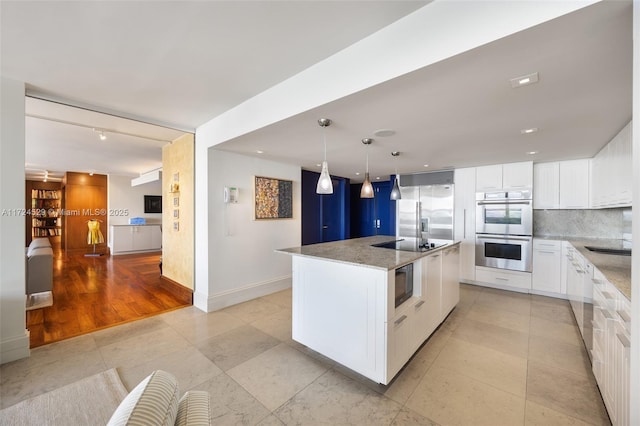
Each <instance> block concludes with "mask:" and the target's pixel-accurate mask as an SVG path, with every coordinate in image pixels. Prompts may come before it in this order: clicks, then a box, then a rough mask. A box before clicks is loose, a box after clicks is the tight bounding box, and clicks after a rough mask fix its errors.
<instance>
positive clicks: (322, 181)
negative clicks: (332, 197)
mask: <svg viewBox="0 0 640 426" xmlns="http://www.w3.org/2000/svg"><path fill="white" fill-rule="evenodd" d="M316 194H333V184H332V183H331V176H330V175H329V165H328V164H327V162H326V161H323V162H322V172H320V178H319V179H318V185H317V186H316Z"/></svg>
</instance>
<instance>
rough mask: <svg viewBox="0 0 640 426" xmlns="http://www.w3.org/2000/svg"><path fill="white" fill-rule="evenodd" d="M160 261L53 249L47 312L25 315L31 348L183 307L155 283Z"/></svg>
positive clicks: (147, 256) (150, 255) (151, 256)
mask: <svg viewBox="0 0 640 426" xmlns="http://www.w3.org/2000/svg"><path fill="white" fill-rule="evenodd" d="M160 255H161V253H160V252H157V253H142V254H131V255H122V256H100V257H85V256H84V255H83V254H82V253H80V254H67V253H66V252H64V251H63V250H61V249H59V248H54V260H53V306H50V307H47V308H43V309H36V310H33V311H28V312H27V328H28V329H29V331H30V342H31V347H32V348H35V347H37V346H41V345H44V344H47V343H52V342H56V341H58V340H63V339H67V338H69V337H74V336H78V335H81V334H86V333H90V332H92V331H95V330H98V329H101V328H106V327H111V326H114V325H117V324H122V323H125V322H129V321H134V320H137V319H141V318H145V317H148V316H152V315H156V314H159V313H161V312H166V311H169V310H172V309H176V308H179V307H182V306H185V302H184V300H181V299H180V298H178V297H176V296H174V295H173V294H171V292H169V291H167V290H166V289H165V288H163V286H162V285H161V283H160V269H159V267H158V264H159V260H160Z"/></svg>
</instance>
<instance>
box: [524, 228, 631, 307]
mask: <svg viewBox="0 0 640 426" xmlns="http://www.w3.org/2000/svg"><path fill="white" fill-rule="evenodd" d="M534 238H540V239H547V240H563V241H568V242H570V243H571V245H572V246H573V247H575V248H576V250H578V251H579V252H580V254H581V255H582V256H583V257H584V258H585V259H587V260H588V261H589V262H591V264H593V266H595V267H596V268H598V270H599V271H600V272H602V275H604V276H605V278H606V279H607V280H608V281H609V282H610V283H611V284H613V285H614V286H615V287H616V288H617V289H618V290H620V293H622V294H623V295H624V296H625V297H626V298H627V299H629V300H631V256H623V255H615V254H605V253H596V252H593V251H590V250H587V249H586V248H585V246H597V247H605V248H613V249H621V248H623V241H622V240H616V239H604V238H576V237H563V236H534Z"/></svg>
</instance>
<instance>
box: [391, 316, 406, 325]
mask: <svg viewBox="0 0 640 426" xmlns="http://www.w3.org/2000/svg"><path fill="white" fill-rule="evenodd" d="M406 319H407V316H406V315H403V316H401V317H400V318H398V319H397V320H396V321H395V322H394V324H395V325H400V323H401V322H402V321H404V320H406Z"/></svg>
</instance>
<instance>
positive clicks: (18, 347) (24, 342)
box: [0, 330, 31, 364]
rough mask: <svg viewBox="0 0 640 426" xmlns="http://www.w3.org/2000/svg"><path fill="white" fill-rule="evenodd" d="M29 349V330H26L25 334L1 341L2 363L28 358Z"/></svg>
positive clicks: (0, 355)
mask: <svg viewBox="0 0 640 426" xmlns="http://www.w3.org/2000/svg"><path fill="white" fill-rule="evenodd" d="M30 354H31V352H30V351H29V330H25V331H24V336H20V337H16V338H13V339H8V340H3V341H1V342H0V364H6V363H7V362H11V361H15V360H17V359H22V358H27V357H29V355H30Z"/></svg>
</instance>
